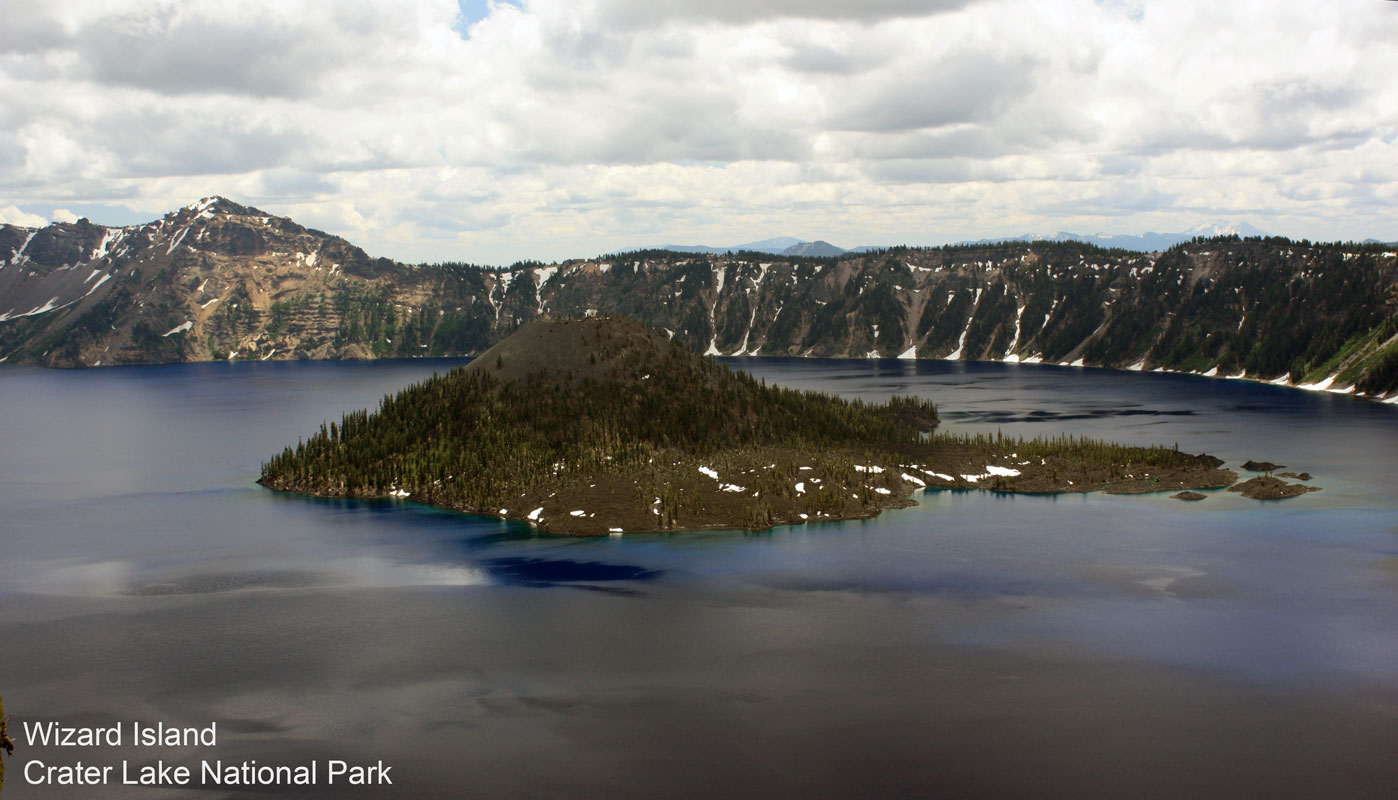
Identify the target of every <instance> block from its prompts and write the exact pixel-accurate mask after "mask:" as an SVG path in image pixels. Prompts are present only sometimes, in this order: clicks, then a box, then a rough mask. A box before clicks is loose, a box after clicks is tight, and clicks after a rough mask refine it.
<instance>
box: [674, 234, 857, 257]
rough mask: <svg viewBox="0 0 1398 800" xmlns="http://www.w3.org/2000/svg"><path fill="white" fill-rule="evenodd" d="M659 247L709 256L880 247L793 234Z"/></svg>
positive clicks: (842, 251)
mask: <svg viewBox="0 0 1398 800" xmlns="http://www.w3.org/2000/svg"><path fill="white" fill-rule="evenodd" d="M660 249H661V250H671V251H673V252H676V253H702V254H704V255H711V256H720V255H728V254H730V253H743V252H749V253H771V254H772V255H774V256H806V257H825V256H839V255H844V254H845V253H854V252H863V251H865V250H880V249H882V248H878V247H860V248H855V249H854V250H846V249H845V248H843V247H837V246H835V245H833V244H831V243H829V242H827V241H824V240H819V239H818V240H816V241H814V242H808V241H805V240H804V239H797V238H796V237H795V236H774V237H772V238H771V239H763V240H761V241H757V242H748V243H746V244H735V245H730V246H728V247H711V246H709V245H706V244H667V245H663V246H661V247H660Z"/></svg>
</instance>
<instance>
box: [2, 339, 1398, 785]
mask: <svg viewBox="0 0 1398 800" xmlns="http://www.w3.org/2000/svg"><path fill="white" fill-rule="evenodd" d="M454 363H459V362H451V361H404V362H379V363H333V362H332V363H326V362H317V363H259V364H200V365H181V366H170V367H151V368H122V369H111V370H88V371H74V372H57V371H39V370H28V369H7V370H3V371H0V408H3V409H4V411H3V416H0V453H3V454H4V457H3V459H0V520H3V523H0V547H3V552H4V560H3V562H0V597H3V598H5V602H6V606H7V609H8V612H7V614H6V615H5V618H4V621H3V622H0V641H5V642H8V643H12V644H11V645H9V647H10V648H11V652H12V653H13V652H16V651H18V652H21V655H20V656H19V657H17V658H12V660H11V661H10V662H9V663H7V664H6V671H5V674H4V677H3V678H0V680H3V681H4V683H3V684H0V692H3V694H4V696H5V699H6V706H7V709H9V710H11V711H12V712H13V713H16V714H23V713H24V711H23V709H39V710H42V714H43V715H45V716H48V717H52V716H55V715H63V716H67V717H72V716H74V715H85V716H86V717H88V718H91V719H94V720H98V721H101V720H104V719H108V718H109V717H111V716H112V715H120V716H121V717H122V718H130V717H133V716H141V717H142V718H145V719H152V718H178V719H184V718H189V719H192V720H196V721H197V720H200V719H205V718H219V719H225V720H229V722H228V723H227V724H228V726H229V729H230V731H233V730H235V729H240V732H238V733H230V734H229V737H230V738H229V740H228V744H226V745H221V748H223V754H224V755H225V756H226V757H232V755H233V754H234V753H235V752H244V753H254V754H257V753H261V754H262V756H263V757H264V758H274V757H276V754H277V753H281V752H288V751H289V752H305V753H309V752H316V753H320V752H331V751H335V750H336V749H337V745H336V742H337V741H339V737H341V736H344V735H347V734H349V733H350V732H354V733H353V735H356V736H357V735H366V736H368V737H369V738H370V740H371V741H373V742H374V743H375V745H376V746H377V747H380V748H382V749H383V750H384V752H387V753H390V754H394V755H395V756H396V757H397V758H398V759H399V762H400V763H401V764H403V765H404V766H405V767H407V768H405V769H403V770H402V771H401V774H403V775H404V776H405V778H406V779H408V780H410V781H412V785H413V786H414V787H415V790H414V791H416V792H417V793H418V794H420V795H422V796H433V794H434V793H440V794H441V795H442V796H454V795H455V794H457V793H459V792H460V791H463V790H464V789H465V788H466V787H471V788H473V789H474V790H476V791H479V792H481V793H482V794H490V795H492V796H507V795H511V794H518V795H520V796H528V795H534V796H537V794H536V793H537V792H539V791H548V790H553V791H557V792H560V793H563V794H567V795H570V796H587V795H591V794H598V795H601V794H608V795H613V796H615V795H617V794H620V795H623V796H625V795H627V794H628V793H631V794H634V795H635V796H657V795H660V796H667V795H668V796H685V795H688V794H691V793H692V794H694V795H695V796H698V795H699V794H702V793H704V792H715V791H729V792H732V791H743V792H744V793H746V792H747V791H749V790H751V791H759V790H760V791H764V792H766V793H769V794H777V795H785V794H791V795H801V796H848V795H849V794H850V793H852V792H856V791H859V792H864V791H875V790H883V791H886V792H895V793H896V792H898V791H908V790H915V789H916V790H923V791H930V790H944V791H958V792H961V793H963V794H988V795H996V794H1006V795H1022V794H1023V793H1024V790H1025V789H1026V788H1028V787H1035V786H1038V787H1043V786H1052V787H1058V788H1059V789H1061V792H1058V791H1055V792H1053V793H1063V794H1074V795H1082V794H1094V793H1097V792H1098V791H1101V792H1103V793H1107V794H1110V793H1112V790H1113V789H1117V790H1120V791H1127V790H1130V789H1131V788H1133V787H1134V788H1136V789H1139V788H1140V781H1141V780H1142V779H1143V777H1144V776H1145V775H1147V774H1153V773H1152V768H1153V765H1154V766H1156V767H1158V761H1159V759H1160V757H1161V756H1160V753H1162V752H1165V753H1169V754H1170V756H1169V757H1170V759H1172V763H1177V764H1184V765H1187V766H1188V767H1189V769H1187V770H1185V771H1184V772H1183V773H1179V774H1178V775H1177V776H1176V778H1174V779H1170V780H1165V781H1164V782H1161V781H1160V780H1159V776H1158V775H1155V776H1154V778H1153V779H1154V780H1155V783H1153V784H1151V785H1152V786H1154V787H1155V788H1154V789H1152V790H1151V791H1148V792H1146V793H1145V794H1147V795H1149V794H1151V793H1152V792H1158V794H1159V796H1178V793H1179V792H1182V791H1186V790H1196V789H1200V790H1202V794H1205V795H1208V794H1217V795H1223V794H1227V793H1230V792H1233V791H1239V790H1248V791H1253V790H1262V789H1267V788H1269V787H1272V788H1277V789H1280V790H1283V791H1282V793H1283V794H1286V793H1287V792H1286V791H1285V790H1286V789H1288V788H1291V789H1298V788H1301V789H1304V788H1316V789H1322V788H1326V787H1327V786H1329V787H1331V788H1333V785H1332V784H1327V783H1325V781H1326V780H1327V778H1326V776H1327V775H1331V776H1333V775H1334V774H1335V771H1336V770H1338V769H1340V768H1341V767H1343V768H1345V769H1347V770H1349V772H1348V775H1349V776H1350V777H1349V778H1346V779H1345V780H1346V781H1348V783H1347V784H1346V786H1345V788H1347V789H1349V790H1350V791H1351V793H1352V794H1355V795H1359V796H1362V795H1365V794H1371V793H1372V794H1374V795H1375V796H1383V792H1387V791H1388V790H1389V789H1392V788H1394V787H1395V785H1398V777H1395V767H1393V766H1392V765H1389V764H1387V762H1386V760H1385V759H1383V758H1381V757H1380V752H1381V749H1382V748H1381V746H1380V745H1379V744H1378V743H1379V742H1382V741H1390V742H1391V741H1392V740H1393V736H1392V734H1395V733H1398V724H1395V719H1398V711H1395V709H1396V708H1398V704H1396V703H1395V695H1396V694H1398V492H1395V488H1398V480H1395V475H1398V408H1394V407H1392V406H1380V405H1377V404H1374V403H1369V402H1364V401H1359V400H1354V399H1352V398H1349V397H1342V396H1335V395H1325V394H1314V393H1304V392H1300V391H1295V390H1289V389H1283V388H1280V387H1273V386H1264V385H1255V384H1249V383H1243V382H1237V381H1216V380H1207V379H1202V378H1194V377H1187V376H1176V375H1151V374H1145V375H1142V374H1136V373H1117V372H1110V371H1103V370H1091V369H1073V368H1059V367H1045V366H1029V365H1004V364H952V363H944V362H928V363H916V364H909V363H906V362H895V361H812V360H771V359H733V360H731V361H730V363H731V364H733V365H734V366H735V367H738V368H742V369H748V370H750V371H752V372H754V373H755V374H758V375H760V376H762V377H764V378H766V379H767V380H768V381H769V382H777V383H781V384H785V385H790V386H796V387H800V388H813V389H819V390H822V391H831V392H838V393H840V394H842V395H846V396H854V397H864V398H869V399H880V398H884V397H887V396H888V395H889V394H892V393H895V392H897V393H917V394H922V395H925V396H928V397H932V398H934V399H935V400H936V401H937V402H938V403H939V404H940V406H941V410H942V415H943V418H944V420H945V424H946V426H947V427H948V428H951V429H955V430H970V431H996V430H999V431H1002V432H1004V433H1006V434H1014V435H1038V434H1048V435H1055V434H1058V433H1061V432H1068V433H1074V434H1080V435H1091V436H1097V437H1103V438H1110V439H1113V440H1117V441H1128V442H1139V443H1166V444H1173V443H1178V444H1179V446H1180V447H1181V448H1182V449H1186V450H1190V451H1196V452H1197V451H1206V452H1210V453H1213V454H1215V455H1217V456H1219V457H1220V458H1223V459H1225V460H1226V461H1227V462H1229V465H1230V466H1233V467H1236V465H1237V464H1239V463H1241V462H1242V461H1244V460H1246V459H1249V458H1256V459H1264V460H1270V461H1274V462H1279V463H1283V464H1287V465H1288V466H1290V467H1292V468H1294V469H1297V470H1304V471H1307V472H1310V473H1312V475H1314V483H1315V484H1316V485H1319V486H1323V487H1325V490H1324V491H1323V492H1319V493H1316V494H1312V495H1308V496H1305V497H1301V498H1297V499H1293V500H1288V501H1282V502H1272V503H1264V502H1259V501H1250V500H1246V499H1243V498H1241V497H1238V496H1236V495H1232V494H1228V493H1224V492H1214V493H1210V496H1209V498H1208V499H1206V500H1205V501H1202V502H1200V503H1195V504H1185V503H1181V502H1179V501H1175V500H1171V499H1169V498H1168V497H1167V496H1165V495H1153V496H1137V497H1108V496H1099V495H1087V496H1080V495H1061V496H1057V497H1043V496H1010V495H995V494H990V493H983V492H943V491H934V492H928V493H926V494H924V495H922V496H921V498H920V504H919V505H918V506H917V507H916V508H911V509H905V510H898V511H893V512H888V513H885V514H884V515H882V516H881V517H879V518H878V519H875V520H869V521H858V522H849V523H825V524H819V525H807V526H801V527H798V528H781V529H776V530H773V531H768V532H763V533H743V532H727V533H722V532H720V533H706V534H691V535H677V536H625V537H620V538H611V539H605V540H571V539H561V538H554V537H539V536H536V535H534V534H533V533H532V531H530V530H529V529H528V528H527V527H524V526H520V525H515V524H505V523H501V522H499V521H495V520H485V519H480V518H474V517H467V516H463V515H457V514H450V513H443V512H439V511H436V510H433V509H429V508H424V507H421V506H417V505H414V504H411V503H401V502H334V501H320V500H315V499H310V498H304V497H295V496H285V495H277V494H274V493H271V492H267V491H264V490H262V489H261V488H260V487H257V486H255V485H254V484H252V480H253V478H255V476H256V473H257V471H258V465H259V462H260V460H261V459H262V458H265V457H267V456H269V455H271V454H272V453H274V452H275V451H276V450H278V449H279V448H280V447H281V446H283V445H284V444H286V443H288V442H293V441H295V440H296V438H297V437H298V436H304V435H306V434H308V433H310V432H312V431H314V430H315V429H316V428H317V427H318V425H319V424H320V423H321V421H323V420H325V419H327V418H332V417H338V415H339V414H340V413H342V412H344V411H346V410H350V409H355V408H361V407H371V406H372V405H373V404H374V403H375V402H377V400H378V398H379V397H381V396H382V395H383V394H384V393H386V392H390V391H393V390H396V389H398V388H400V387H401V386H403V385H405V384H406V383H409V382H411V381H413V380H417V379H420V378H423V377H426V376H428V375H430V374H431V373H432V371H434V370H442V369H446V368H449V367H450V366H451V365H452V364H454ZM142 715H144V716H142ZM240 726H241V728H240ZM365 726H368V727H367V728H366V727H365ZM365 730H372V733H363V731H365ZM739 734H740V735H739ZM734 736H738V740H736V741H735V740H734V739H733V738H732V737H734ZM675 737H678V738H675ZM908 737H912V738H911V739H909V738H908ZM737 741H747V742H749V743H750V749H747V750H745V749H743V748H742V747H740V746H739V745H738V744H737ZM910 741H916V742H920V743H921V744H920V745H919V746H913V745H911V744H910V743H909V742H910ZM755 742H761V744H756V743H755ZM1070 745H1071V746H1072V747H1075V748H1076V749H1075V750H1072V753H1073V754H1072V755H1069V753H1068V749H1069V747H1070ZM541 746H543V747H552V748H556V749H557V748H561V752H564V753H566V755H562V756H559V757H558V760H556V761H550V762H549V765H548V766H540V765H539V764H537V763H531V764H529V765H528V766H525V762H524V761H522V759H524V758H525V756H526V754H528V753H532V752H535V749H536V748H538V747H541ZM463 748H474V752H476V753H477V756H473V757H471V758H470V759H469V760H468V761H469V766H470V770H469V771H470V773H471V777H470V779H469V782H466V783H463V781H465V780H467V779H466V778H464V777H463V776H462V775H461V774H460V772H461V771H460V770H454V769H452V768H451V765H452V764H453V763H455V762H453V760H452V758H451V757H449V756H448V755H447V754H449V753H454V752H462V751H463ZM1162 748H1163V749H1162ZM551 752H552V751H551ZM1011 755H1013V757H1014V759H1016V760H1017V761H1018V762H1019V763H1022V764H1023V765H1024V768H1023V770H1020V771H1014V770H1011V771H1006V770H1004V769H1000V768H998V767H997V766H996V764H997V763H999V762H997V759H1004V758H1008V757H1010V756H1011ZM332 757H339V756H333V755H332ZM715 760H722V761H724V762H725V763H728V764H730V768H729V769H728V770H726V771H725V772H723V773H721V774H716V775H711V774H709V773H704V772H702V771H700V765H702V764H704V763H712V762H714V761H715ZM1069 761H1072V762H1073V763H1078V764H1079V766H1080V769H1078V770H1077V771H1073V770H1070V769H1067V767H1066V766H1065V765H1066V764H1067V763H1069ZM706 775H707V776H708V777H704V776H706ZM624 776H631V779H630V780H629V781H622V778H623V777H624ZM1181 776H1184V777H1181ZM1189 776H1192V777H1189ZM1186 777H1188V780H1186ZM1046 782H1047V783H1046ZM1269 782H1271V783H1269ZM7 788H10V787H7ZM1172 790H1173V791H1172ZM28 791H29V792H33V793H35V794H33V795H32V796H62V794H63V793H62V791H61V790H59V789H56V788H46V787H28ZM120 794H121V793H120V792H115V791H114V792H113V793H112V796H119V795H120ZM21 796H30V795H29V794H24V795H21ZM72 796H82V795H72ZM129 796H133V797H148V796H152V795H150V794H149V793H141V792H139V791H134V790H133V793H130V794H129ZM415 796H416V795H415Z"/></svg>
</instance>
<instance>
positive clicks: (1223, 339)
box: [0, 198, 1398, 397]
mask: <svg viewBox="0 0 1398 800" xmlns="http://www.w3.org/2000/svg"><path fill="white" fill-rule="evenodd" d="M1395 286H1398V254H1395V253H1394V252H1393V251H1391V250H1389V249H1388V248H1387V246H1384V245H1375V244H1338V243H1310V242H1295V241H1290V240H1286V239H1280V238H1265V239H1264V238H1251V239H1241V238H1239V237H1237V236H1226V237H1216V238H1212V239H1199V240H1195V241H1192V242H1189V243H1186V244H1182V245H1178V246H1175V247H1173V248H1171V249H1169V250H1167V251H1165V252H1163V253H1137V252H1130V251H1124V250H1103V249H1100V248H1097V247H1094V246H1092V245H1089V244H1085V243H1081V242H1004V243H998V244H986V245H969V246H956V247H945V248H932V249H911V248H895V249H890V250H885V251H876V252H870V253H858V254H845V255H841V256H836V257H828V258H801V257H794V256H761V257H759V256H755V255H754V254H750V253H749V254H736V255H718V254H696V253H675V252H670V251H663V250H654V251H638V252H633V253H625V254H618V255H613V256H607V257H603V258H597V259H578V260H570V261H565V262H562V263H558V264H538V263H523V264H516V265H514V266H512V267H510V268H506V269H489V268H483V267H477V266H473V265H469V264H438V265H430V266H429V265H416V266H414V265H407V264H400V263H397V262H393V261H389V260H387V259H375V258H371V257H369V256H368V255H367V254H365V253H364V252H363V251H362V250H360V249H359V248H357V247H355V246H353V245H352V244H350V243H348V242H346V241H345V240H343V239H340V238H338V237H334V236H330V235H328V234H325V233H321V232H319V231H315V230H311V229H307V228H304V227H302V226H300V225H298V224H296V223H295V222H293V221H292V220H290V219H286V218H280V217H276V216H273V215H270V214H266V213H264V212H261V211H258V210H257V209H253V208H247V207H244V206H240V205H238V204H236V203H233V202H231V201H228V200H225V199H223V198H208V199H205V200H202V201H200V202H199V203H196V204H193V205H190V206H187V207H185V208H183V209H180V210H179V211H175V212H172V213H170V214H167V215H166V216H165V217H164V218H162V219H160V220H157V221H154V222H151V223H148V224H146V225H140V226H131V227H125V228H104V227H101V226H97V225H92V224H90V223H88V222H86V221H79V222H78V223H75V224H63V223H57V224H54V225H51V226H49V227H47V228H43V229H38V230H34V229H25V228H17V227H14V226H8V225H7V226H0V360H4V361H7V362H8V363H26V364H41V365H45V366H65V367H66V366H96V365H110V364H135V363H162V362H171V361H198V360H210V359H229V358H236V359H268V358H273V359H296V358H374V357H408V356H425V355H434V356H436V355H466V354H473V353H478V352H480V351H481V350H483V349H485V348H486V347H488V346H490V345H491V344H493V343H494V342H496V341H498V340H499V339H501V338H503V337H504V336H505V335H507V334H508V333H510V332H512V331H514V330H515V329H516V328H518V327H519V326H520V325H521V324H523V323H524V322H527V321H528V320H530V319H532V318H534V317H536V316H539V315H542V314H552V315H557V316H578V317H584V316H588V315H595V314H610V313H621V314H626V315H629V316H632V317H635V318H637V319H640V320H642V321H644V322H646V323H648V324H650V325H653V326H655V327H657V328H662V329H664V330H666V331H667V334H668V335H670V336H672V337H673V338H675V339H676V340H677V341H679V342H681V343H683V344H686V345H687V346H689V347H691V348H692V349H694V350H696V351H699V352H703V353H707V354H711V355H743V354H746V355H763V356H812V357H886V358H892V357H897V358H940V359H966V360H1002V361H1021V362H1031V363H1033V362H1045V363H1050V362H1051V363H1059V364H1076V365H1085V366H1106V367H1116V368H1126V369H1140V370H1154V369H1166V370H1179V371H1187V372H1197V373H1200V374H1205V375H1216V376H1220V377H1223V376H1227V377H1246V378H1250V379H1255V380H1267V381H1275V382H1281V383H1290V384H1297V385H1307V386H1309V387H1311V388H1328V389H1331V390H1352V391H1355V392H1358V393H1361V394H1366V395H1370V396H1374V397H1392V396H1395V395H1398V289H1395Z"/></svg>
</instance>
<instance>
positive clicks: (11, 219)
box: [0, 205, 49, 228]
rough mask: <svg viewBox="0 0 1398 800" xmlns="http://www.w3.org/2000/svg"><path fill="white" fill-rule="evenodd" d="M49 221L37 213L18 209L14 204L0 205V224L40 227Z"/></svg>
mask: <svg viewBox="0 0 1398 800" xmlns="http://www.w3.org/2000/svg"><path fill="white" fill-rule="evenodd" d="M47 224H49V221H48V220H46V219H44V218H43V217H41V216H39V215H38V214H28V213H25V212H23V211H20V210H19V208H18V207H17V206H15V205H8V206H0V225H19V226H21V227H24V228H42V227H44V226H45V225H47Z"/></svg>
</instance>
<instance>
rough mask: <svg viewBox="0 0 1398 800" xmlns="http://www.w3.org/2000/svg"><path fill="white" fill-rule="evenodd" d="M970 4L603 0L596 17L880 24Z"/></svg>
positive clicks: (631, 23) (649, 21)
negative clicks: (799, 20)
mask: <svg viewBox="0 0 1398 800" xmlns="http://www.w3.org/2000/svg"><path fill="white" fill-rule="evenodd" d="M971 1H972V0H602V2H600V3H599V4H598V16H599V18H600V19H601V20H602V21H603V22H604V23H605V24H610V25H618V26H621V27H636V26H648V25H657V24H660V23H664V22H695V21H712V22H720V23H725V24H742V23H748V22H758V21H763V20H770V19H779V18H800V19H830V20H850V21H857V22H863V23H872V22H882V21H885V20H890V19H899V18H903V17H924V16H929V15H932V14H937V13H941V12H945V11H952V10H955V9H959V8H962V7H963V6H966V5H967V4H968V3H969V2H971Z"/></svg>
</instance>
